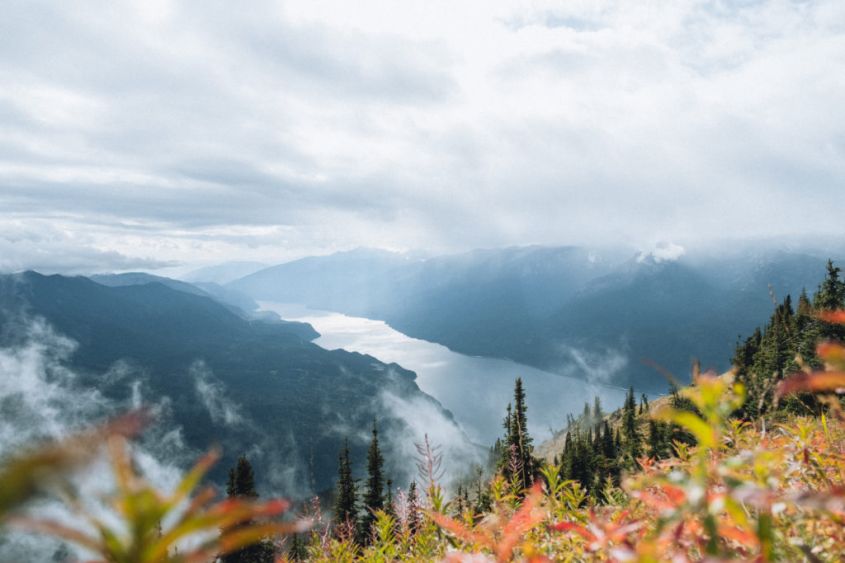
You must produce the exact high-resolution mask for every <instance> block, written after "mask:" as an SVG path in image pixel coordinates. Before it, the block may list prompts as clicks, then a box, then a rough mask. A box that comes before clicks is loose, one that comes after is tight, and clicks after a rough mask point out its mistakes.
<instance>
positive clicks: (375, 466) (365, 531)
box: [361, 421, 384, 545]
mask: <svg viewBox="0 0 845 563" xmlns="http://www.w3.org/2000/svg"><path fill="white" fill-rule="evenodd" d="M383 471H384V456H382V454H381V449H380V448H379V443H378V428H377V427H376V423H375V421H373V438H372V440H371V441H370V449H369V451H368V452H367V491H366V493H365V494H364V515H363V517H362V519H361V540H362V541H361V543H362V544H364V545H367V544H369V543H370V540H371V539H372V526H373V522H375V514H374V513H375V511H376V510H381V509H382V508H384V474H383Z"/></svg>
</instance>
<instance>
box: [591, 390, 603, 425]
mask: <svg viewBox="0 0 845 563" xmlns="http://www.w3.org/2000/svg"><path fill="white" fill-rule="evenodd" d="M603 417H604V411H602V409H601V399H600V398H599V396H598V395H596V396H595V397H594V398H593V424H596V425H598V424H601V419H602V418H603Z"/></svg>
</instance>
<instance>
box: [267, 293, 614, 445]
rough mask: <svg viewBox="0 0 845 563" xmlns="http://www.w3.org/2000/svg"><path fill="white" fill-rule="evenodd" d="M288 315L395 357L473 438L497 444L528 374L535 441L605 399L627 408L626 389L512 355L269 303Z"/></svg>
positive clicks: (340, 341) (359, 348)
mask: <svg viewBox="0 0 845 563" xmlns="http://www.w3.org/2000/svg"><path fill="white" fill-rule="evenodd" d="M261 307H262V308H263V309H266V310H270V311H273V312H275V313H277V314H279V315H280V316H281V317H282V318H283V319H286V320H291V321H302V322H307V323H310V324H311V325H312V326H313V327H314V328H315V329H316V330H317V332H319V333H320V334H321V336H320V337H319V338H318V339H316V340H315V341H314V342H315V343H316V344H317V345H319V346H322V347H323V348H326V349H328V350H335V349H338V348H343V349H345V350H349V351H351V352H360V353H362V354H369V355H371V356H373V357H375V358H378V359H379V360H381V361H383V362H387V363H390V362H396V363H397V364H399V365H401V366H402V367H404V368H406V369H409V370H412V371H414V372H416V374H417V384H418V385H419V387H420V389H422V390H423V391H425V392H426V393H428V394H429V395H431V396H432V397H434V398H436V399H437V400H438V401H440V403H441V404H442V405H443V406H444V407H446V408H447V409H449V410H450V411H452V413H453V414H454V416H455V419H456V420H457V421H458V422H459V423H460V425H461V426H462V427H463V429H464V431H465V432H466V433H467V435H468V436H469V437H470V439H472V440H473V441H475V442H477V443H479V444H482V445H491V444H492V443H493V442H494V441H495V440H496V438H497V437H498V436H500V435H501V433H502V419H503V418H504V416H505V409H506V407H507V405H508V403H509V402H511V400H512V396H513V384H514V380H515V379H516V378H517V377H521V378H522V380H523V384H524V386H525V391H526V395H527V405H528V426H529V431H530V432H531V435H532V436H533V437H534V439H535V442H537V443H539V442H540V441H542V440H544V439H546V438H548V437H549V436H551V434H552V431H553V430H557V429H559V428H560V427H562V426H563V425H564V422H565V421H566V415H567V414H568V413H573V414H578V413H580V412H581V411H582V410H583V408H584V402H585V401H587V402H589V403H590V404H591V405H592V402H593V398H594V397H595V396H596V395H598V396H600V397H601V401H602V405H603V406H604V408H605V410H610V409H613V408H616V407H618V406H620V405H621V404H622V403H623V401H624V398H625V391H624V390H622V389H619V388H616V387H609V386H604V385H597V384H591V383H588V382H586V381H582V380H580V379H577V378H574V377H567V376H563V375H558V374H554V373H549V372H545V371H542V370H538V369H536V368H532V367H528V366H525V365H521V364H517V363H515V362H511V361H508V360H499V359H493V358H482V357H474V356H465V355H463V354H459V353H456V352H453V351H451V350H449V349H448V348H446V347H445V346H441V345H440V344H435V343H432V342H428V341H425V340H419V339H416V338H411V337H409V336H407V335H405V334H402V333H401V332H398V331H396V330H394V329H393V328H391V327H390V326H388V325H387V324H386V323H384V322H383V321H377V320H372V319H366V318H361V317H350V316H347V315H343V314H340V313H334V312H330V311H318V310H314V309H309V308H306V307H303V306H301V305H294V304H286V303H270V302H263V303H261Z"/></svg>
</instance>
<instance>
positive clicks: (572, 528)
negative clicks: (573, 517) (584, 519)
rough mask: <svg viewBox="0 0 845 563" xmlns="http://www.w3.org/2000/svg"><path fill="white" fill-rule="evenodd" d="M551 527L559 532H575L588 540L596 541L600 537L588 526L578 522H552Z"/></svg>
mask: <svg viewBox="0 0 845 563" xmlns="http://www.w3.org/2000/svg"><path fill="white" fill-rule="evenodd" d="M551 529H552V530H555V531H557V532H575V533H576V534H578V535H579V536H581V537H582V538H584V539H585V540H587V541H588V542H594V541H596V540H597V539H598V538H597V537H596V535H595V534H594V533H592V532H591V531H590V530H588V529H587V528H586V526H582V525H581V524H578V523H576V522H558V523H556V524H552V525H551Z"/></svg>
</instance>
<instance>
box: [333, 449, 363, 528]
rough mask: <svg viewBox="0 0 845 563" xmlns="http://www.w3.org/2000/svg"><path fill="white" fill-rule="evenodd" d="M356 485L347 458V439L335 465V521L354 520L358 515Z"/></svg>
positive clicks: (350, 464)
mask: <svg viewBox="0 0 845 563" xmlns="http://www.w3.org/2000/svg"><path fill="white" fill-rule="evenodd" d="M356 489H357V487H356V485H355V480H354V479H353V478H352V463H351V462H350V460H349V440H345V441H344V443H343V449H342V450H341V452H340V456H339V459H338V467H337V497H336V499H335V506H334V514H335V519H336V520H337V522H341V523H343V522H355V521H356V519H357V517H358V507H357V506H356V502H357V490H356Z"/></svg>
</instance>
